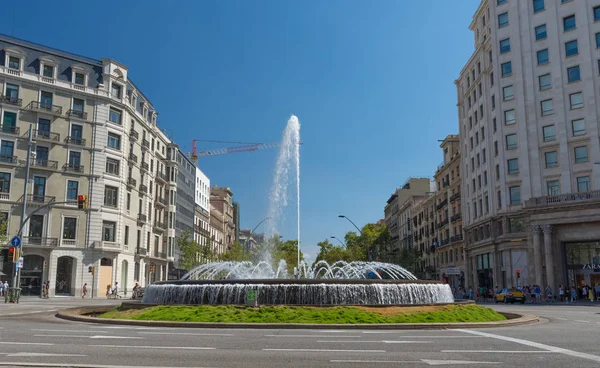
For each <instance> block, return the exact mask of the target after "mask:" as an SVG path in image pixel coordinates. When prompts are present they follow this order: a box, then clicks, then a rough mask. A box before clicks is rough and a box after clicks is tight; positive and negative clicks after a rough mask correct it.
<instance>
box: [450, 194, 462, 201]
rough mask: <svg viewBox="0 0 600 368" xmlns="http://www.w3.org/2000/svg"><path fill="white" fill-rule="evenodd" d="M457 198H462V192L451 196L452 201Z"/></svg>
mask: <svg viewBox="0 0 600 368" xmlns="http://www.w3.org/2000/svg"><path fill="white" fill-rule="evenodd" d="M457 199H460V193H455V194H453V195H452V196H451V197H450V202H454V201H456V200H457Z"/></svg>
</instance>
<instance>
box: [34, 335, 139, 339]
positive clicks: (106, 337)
mask: <svg viewBox="0 0 600 368" xmlns="http://www.w3.org/2000/svg"><path fill="white" fill-rule="evenodd" d="M33 337H67V338H69V337H70V338H78V339H113V340H114V339H143V337H141V336H106V335H95V336H87V335H33Z"/></svg>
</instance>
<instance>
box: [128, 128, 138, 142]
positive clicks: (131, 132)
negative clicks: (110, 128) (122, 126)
mask: <svg viewBox="0 0 600 368" xmlns="http://www.w3.org/2000/svg"><path fill="white" fill-rule="evenodd" d="M139 137H140V134H139V133H138V132H136V131H135V129H133V128H131V129H130V130H129V139H131V140H133V141H137V140H138V138H139Z"/></svg>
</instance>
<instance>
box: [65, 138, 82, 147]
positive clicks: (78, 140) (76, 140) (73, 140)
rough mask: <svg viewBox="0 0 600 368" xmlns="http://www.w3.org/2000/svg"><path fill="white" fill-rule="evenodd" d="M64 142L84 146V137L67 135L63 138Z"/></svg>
mask: <svg viewBox="0 0 600 368" xmlns="http://www.w3.org/2000/svg"><path fill="white" fill-rule="evenodd" d="M65 143H66V144H72V145H74V146H81V147H85V138H78V137H72V136H68V137H67V138H65Z"/></svg>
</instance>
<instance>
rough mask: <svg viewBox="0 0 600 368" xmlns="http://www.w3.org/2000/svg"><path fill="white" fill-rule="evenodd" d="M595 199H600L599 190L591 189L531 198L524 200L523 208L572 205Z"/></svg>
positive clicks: (595, 200) (594, 200)
mask: <svg viewBox="0 0 600 368" xmlns="http://www.w3.org/2000/svg"><path fill="white" fill-rule="evenodd" d="M597 201H600V190H592V191H588V192H578V193H568V194H558V195H550V196H545V197H535V198H531V199H528V200H527V201H525V208H540V207H552V206H562V205H573V204H578V203H581V202H597Z"/></svg>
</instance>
